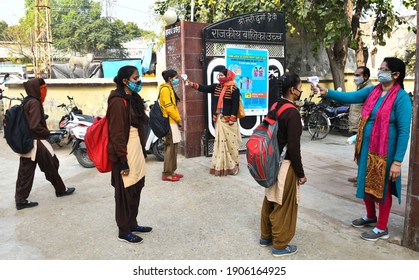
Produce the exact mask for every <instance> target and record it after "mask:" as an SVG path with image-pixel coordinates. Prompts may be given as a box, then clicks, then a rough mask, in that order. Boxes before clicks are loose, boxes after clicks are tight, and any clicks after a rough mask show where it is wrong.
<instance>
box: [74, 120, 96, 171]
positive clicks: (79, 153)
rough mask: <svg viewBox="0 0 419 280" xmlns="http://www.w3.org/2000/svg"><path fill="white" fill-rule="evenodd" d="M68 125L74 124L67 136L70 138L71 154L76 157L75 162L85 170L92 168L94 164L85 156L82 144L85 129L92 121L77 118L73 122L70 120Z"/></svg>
mask: <svg viewBox="0 0 419 280" xmlns="http://www.w3.org/2000/svg"><path fill="white" fill-rule="evenodd" d="M69 123H70V124H74V126H72V127H71V128H70V132H69V136H70V138H71V152H70V154H74V155H75V156H76V159H77V161H78V162H79V163H80V165H81V166H83V167H85V168H93V167H95V164H94V163H93V161H92V160H91V159H90V158H89V156H88V155H87V148H86V144H85V143H84V136H85V135H86V131H87V128H88V127H89V126H91V125H92V124H93V117H92V120H91V121H90V119H89V120H84V119H82V117H79V118H77V119H75V120H70V121H69Z"/></svg>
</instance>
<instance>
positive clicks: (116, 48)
mask: <svg viewBox="0 0 419 280" xmlns="http://www.w3.org/2000/svg"><path fill="white" fill-rule="evenodd" d="M50 5H51V12H50V14H51V30H52V42H53V48H54V50H56V51H60V52H61V53H67V54H80V55H84V54H87V53H94V54H95V56H97V55H100V56H108V57H109V56H110V57H124V56H125V55H126V54H125V50H124V48H123V46H122V44H123V43H124V42H127V41H129V40H131V39H133V38H136V37H142V36H150V33H152V32H150V31H145V30H142V29H140V28H139V27H138V26H137V24H136V23H133V22H128V23H126V24H125V23H124V22H123V21H122V20H118V19H116V20H115V19H112V18H106V17H102V16H101V14H102V8H101V6H100V3H99V2H96V1H92V0H51V3H50ZM25 10H26V12H25V17H24V18H22V19H20V22H19V25H16V26H8V27H6V28H5V29H3V28H2V31H3V30H4V31H3V32H2V34H0V35H2V38H1V39H2V40H3V41H13V42H15V45H14V46H13V48H9V50H10V52H11V53H14V54H17V55H19V56H23V57H26V58H29V59H31V58H30V57H31V56H32V57H33V51H32V46H33V40H32V39H31V38H33V33H34V26H35V1H33V0H25ZM2 25H4V23H3V22H1V21H0V27H1V26H2ZM6 26H7V24H6ZM17 45H19V46H20V47H19V48H18V47H17ZM26 60H27V59H26Z"/></svg>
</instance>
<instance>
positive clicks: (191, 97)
mask: <svg viewBox="0 0 419 280" xmlns="http://www.w3.org/2000/svg"><path fill="white" fill-rule="evenodd" d="M205 26H207V24H206V23H197V22H186V21H180V22H177V23H175V24H173V25H170V26H166V30H165V37H166V69H174V70H176V71H177V72H178V73H179V74H182V73H185V74H187V75H188V78H189V79H190V80H191V81H194V82H199V83H202V81H203V76H202V75H203V71H202V62H201V58H202V29H203V28H204V27H205ZM157 75H160V73H157ZM175 91H176V93H177V94H178V96H179V98H180V99H181V102H180V104H178V106H179V111H180V114H181V116H182V120H183V125H184V127H183V129H182V131H181V132H182V142H181V143H180V145H179V148H180V149H179V152H180V153H181V154H182V155H184V156H185V157H186V158H190V157H197V156H201V155H202V154H203V147H202V143H201V139H202V136H203V135H204V131H205V128H206V104H205V99H204V97H205V96H204V95H203V94H202V93H198V92H197V91H195V90H193V89H191V88H190V87H187V86H185V85H184V83H183V82H180V83H179V85H178V86H176V87H175Z"/></svg>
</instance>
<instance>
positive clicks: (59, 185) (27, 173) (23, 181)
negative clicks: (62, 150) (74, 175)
mask: <svg viewBox="0 0 419 280" xmlns="http://www.w3.org/2000/svg"><path fill="white" fill-rule="evenodd" d="M37 164H38V166H39V169H41V171H42V172H44V174H45V178H46V179H47V180H48V181H49V182H50V183H51V184H52V185H53V187H54V189H55V191H56V192H65V190H66V186H65V184H64V182H63V180H62V178H61V176H60V174H59V173H58V168H59V167H60V162H59V161H58V158H57V156H56V155H54V156H52V155H51V153H50V152H49V151H48V149H47V148H46V147H45V146H44V145H43V144H42V143H41V141H39V140H38V143H37V150H36V156H35V161H32V160H31V159H30V158H24V157H20V163H19V170H18V174H17V180H16V193H15V202H16V204H17V203H24V202H25V201H26V200H27V198H28V197H29V194H30V193H31V190H32V186H33V180H34V177H35V170H36V165H37Z"/></svg>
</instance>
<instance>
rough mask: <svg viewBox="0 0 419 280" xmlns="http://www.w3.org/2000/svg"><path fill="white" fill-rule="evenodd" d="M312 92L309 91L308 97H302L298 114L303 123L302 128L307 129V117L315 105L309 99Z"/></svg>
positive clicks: (312, 94)
mask: <svg viewBox="0 0 419 280" xmlns="http://www.w3.org/2000/svg"><path fill="white" fill-rule="evenodd" d="M313 96H314V93H311V94H310V95H309V97H308V98H305V99H304V102H303V105H301V107H300V115H301V123H302V125H303V129H304V130H307V128H308V127H307V123H308V117H309V116H310V115H311V113H312V112H313V108H314V107H315V105H316V103H314V102H313V101H311V99H312V98H313Z"/></svg>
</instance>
